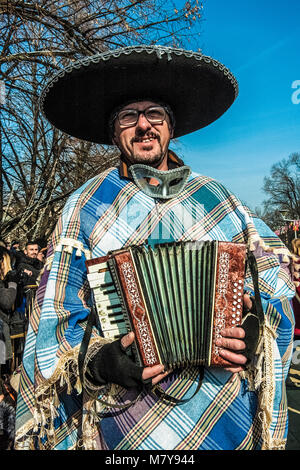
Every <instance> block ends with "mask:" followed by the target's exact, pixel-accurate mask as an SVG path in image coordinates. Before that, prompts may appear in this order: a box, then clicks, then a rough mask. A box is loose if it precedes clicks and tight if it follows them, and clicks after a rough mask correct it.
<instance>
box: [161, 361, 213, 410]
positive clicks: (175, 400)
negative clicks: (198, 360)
mask: <svg viewBox="0 0 300 470" xmlns="http://www.w3.org/2000/svg"><path fill="white" fill-rule="evenodd" d="M203 377H204V366H201V367H200V369H199V382H198V385H197V388H196V390H195V392H194V393H193V395H192V396H191V397H189V398H176V397H173V396H172V395H169V394H168V393H166V392H165V391H164V390H163V389H162V387H161V386H160V385H159V384H158V385H156V386H155V387H154V388H153V389H152V393H154V395H156V396H157V397H158V398H161V399H162V400H166V401H169V402H171V403H174V404H176V405H179V404H182V403H186V402H188V401H190V400H191V399H192V398H193V397H194V396H195V395H197V393H198V392H199V390H200V388H201V385H202V381H203Z"/></svg>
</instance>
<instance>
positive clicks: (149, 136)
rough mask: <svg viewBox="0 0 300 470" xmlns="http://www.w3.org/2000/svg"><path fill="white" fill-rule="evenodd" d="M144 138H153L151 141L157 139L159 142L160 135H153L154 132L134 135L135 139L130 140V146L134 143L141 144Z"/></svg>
mask: <svg viewBox="0 0 300 470" xmlns="http://www.w3.org/2000/svg"><path fill="white" fill-rule="evenodd" d="M145 137H147V138H149V139H150V138H153V139H157V141H158V142H160V135H159V134H155V133H154V132H146V133H145V134H142V135H136V136H135V137H132V139H131V141H130V142H131V144H133V143H134V142H141V141H142V140H143V139H144V138H145Z"/></svg>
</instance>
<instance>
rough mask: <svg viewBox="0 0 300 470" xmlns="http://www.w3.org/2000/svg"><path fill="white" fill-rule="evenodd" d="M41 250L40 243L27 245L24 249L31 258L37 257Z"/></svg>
mask: <svg viewBox="0 0 300 470" xmlns="http://www.w3.org/2000/svg"><path fill="white" fill-rule="evenodd" d="M38 252H39V246H38V245H35V244H34V245H27V247H26V248H25V250H24V253H25V255H27V256H28V257H29V258H36V257H37V255H38Z"/></svg>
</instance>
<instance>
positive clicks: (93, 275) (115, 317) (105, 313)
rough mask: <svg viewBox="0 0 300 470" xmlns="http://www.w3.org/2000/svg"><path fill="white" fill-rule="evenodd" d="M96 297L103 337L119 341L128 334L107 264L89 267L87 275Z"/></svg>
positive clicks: (102, 263)
mask: <svg viewBox="0 0 300 470" xmlns="http://www.w3.org/2000/svg"><path fill="white" fill-rule="evenodd" d="M87 278H88V281H89V284H90V287H91V289H92V292H93V295H94V301H95V306H96V310H97V313H98V315H99V320H100V325H101V329H102V332H103V335H104V336H105V337H106V338H112V339H117V338H119V337H120V336H121V335H123V334H126V333H127V327H126V324H125V321H124V315H123V313H122V307H121V303H120V297H119V295H118V293H117V290H116V287H115V284H114V282H113V280H112V277H111V274H110V270H109V267H108V264H107V262H101V263H98V264H93V265H92V266H89V270H88V275H87Z"/></svg>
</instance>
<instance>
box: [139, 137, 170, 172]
mask: <svg viewBox="0 0 300 470" xmlns="http://www.w3.org/2000/svg"><path fill="white" fill-rule="evenodd" d="M152 137H153V136H152ZM155 138H156V141H157V143H158V146H157V145H155V147H156V148H149V150H147V143H145V145H144V149H142V150H140V151H138V150H135V151H133V152H132V154H131V158H130V160H131V164H133V165H134V164H136V163H142V164H145V165H148V166H152V167H154V168H156V167H157V166H159V165H160V163H161V162H162V161H163V159H164V156H165V155H164V152H163V148H162V145H161V142H160V136H159V135H155ZM135 142H140V139H139V138H138V137H135V138H133V139H132V141H131V144H132V148H134V143H135ZM148 146H149V145H148ZM150 147H151V145H150ZM157 147H158V148H157Z"/></svg>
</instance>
